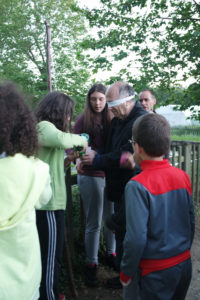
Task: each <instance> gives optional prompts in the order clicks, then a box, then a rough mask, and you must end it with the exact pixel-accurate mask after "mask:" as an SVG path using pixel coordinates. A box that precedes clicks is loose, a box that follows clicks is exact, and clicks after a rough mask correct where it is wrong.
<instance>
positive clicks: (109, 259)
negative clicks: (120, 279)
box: [105, 254, 117, 271]
mask: <svg viewBox="0 0 200 300" xmlns="http://www.w3.org/2000/svg"><path fill="white" fill-rule="evenodd" d="M105 262H106V265H107V266H109V267H110V268H112V269H113V270H115V271H117V266H116V255H115V254H108V255H107V256H106V257H105Z"/></svg>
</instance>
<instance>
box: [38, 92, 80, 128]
mask: <svg viewBox="0 0 200 300" xmlns="http://www.w3.org/2000/svg"><path fill="white" fill-rule="evenodd" d="M73 112H74V101H73V100H72V99H71V98H70V97H69V96H67V95H66V94H64V93H61V92H58V91H57V92H51V93H49V94H47V95H46V96H45V97H44V98H43V99H42V100H41V101H40V103H39V105H38V107H37V108H36V110H35V115H36V117H37V120H38V122H40V121H49V122H51V123H53V124H54V125H55V126H56V128H58V129H60V130H62V131H64V132H65V131H67V130H69V131H70V130H71V119H72V116H73ZM69 118H70V119H69Z"/></svg>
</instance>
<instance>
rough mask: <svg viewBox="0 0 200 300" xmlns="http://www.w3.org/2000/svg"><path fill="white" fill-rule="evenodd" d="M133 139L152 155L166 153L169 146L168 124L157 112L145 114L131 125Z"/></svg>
mask: <svg viewBox="0 0 200 300" xmlns="http://www.w3.org/2000/svg"><path fill="white" fill-rule="evenodd" d="M133 139H134V141H135V142H136V143H137V144H138V145H140V146H141V147H142V148H143V149H144V151H145V152H146V153H147V154H148V155H150V156H152V157H156V156H161V155H167V154H168V153H169V148H170V125H169V123H168V121H167V120H166V119H165V118H164V117H163V116H161V115H159V114H151V113H149V114H145V115H143V116H141V117H139V118H138V119H137V120H136V121H135V123H134V125H133Z"/></svg>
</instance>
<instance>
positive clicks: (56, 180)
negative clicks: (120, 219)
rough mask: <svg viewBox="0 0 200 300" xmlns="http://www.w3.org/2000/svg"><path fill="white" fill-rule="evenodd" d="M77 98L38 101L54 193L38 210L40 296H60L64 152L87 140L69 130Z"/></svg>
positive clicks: (55, 95)
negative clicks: (40, 270) (41, 272)
mask: <svg viewBox="0 0 200 300" xmlns="http://www.w3.org/2000/svg"><path fill="white" fill-rule="evenodd" d="M73 110H74V102H73V100H72V99H71V98H70V97H68V96H67V95H66V94H64V93H61V92H58V91H57V92H52V93H49V94H47V95H46V96H45V97H44V98H43V99H42V101H41V102H40V103H39V105H38V107H37V109H36V111H35V114H36V117H37V119H38V125H37V127H38V133H39V158H40V159H42V160H43V161H45V162H46V163H48V164H49V166H50V175H51V183H52V190H53V195H52V198H51V200H50V201H49V203H48V204H47V205H46V206H44V207H42V208H41V209H40V210H38V211H37V227H38V232H39V237H40V245H41V254H42V268H43V274H42V283H41V288H40V299H49V300H50V299H58V297H59V292H58V282H59V280H58V273H59V268H60V264H61V259H62V250H63V242H64V228H65V209H66V187H65V178H64V153H65V150H66V149H70V148H74V147H75V146H81V147H85V145H86V140H85V138H84V137H82V136H79V135H77V134H71V133H69V132H67V131H69V130H70V128H71V119H72V115H73Z"/></svg>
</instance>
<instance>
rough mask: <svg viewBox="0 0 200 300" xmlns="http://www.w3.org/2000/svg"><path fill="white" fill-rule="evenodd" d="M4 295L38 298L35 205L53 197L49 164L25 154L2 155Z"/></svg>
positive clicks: (0, 281) (0, 284) (0, 280)
mask: <svg viewBox="0 0 200 300" xmlns="http://www.w3.org/2000/svg"><path fill="white" fill-rule="evenodd" d="M0 191H1V197H0V299H2V300H11V299H14V300H23V299H24V300H32V299H34V300H35V299H38V295H39V286H40V281H41V257H40V245H39V238H38V232H37V227H36V220H35V208H38V207H40V206H41V205H44V204H46V203H47V202H48V201H49V199H50V197H51V187H50V176H49V167H48V165H47V164H45V163H43V162H42V161H41V160H39V159H35V158H27V157H26V156H24V155H22V154H16V155H15V156H7V157H5V158H1V159H0Z"/></svg>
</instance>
